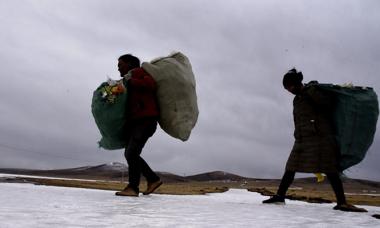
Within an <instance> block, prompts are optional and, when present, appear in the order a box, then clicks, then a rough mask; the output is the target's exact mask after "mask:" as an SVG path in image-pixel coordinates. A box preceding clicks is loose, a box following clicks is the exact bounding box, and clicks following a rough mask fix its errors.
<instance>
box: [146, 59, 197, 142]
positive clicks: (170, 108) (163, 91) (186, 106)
mask: <svg viewBox="0 0 380 228" xmlns="http://www.w3.org/2000/svg"><path fill="white" fill-rule="evenodd" d="M142 68H143V69H144V70H145V71H147V72H148V73H149V74H150V75H151V76H152V77H153V79H154V80H155V81H156V83H157V99H158V103H159V106H160V119H159V124H160V126H161V128H162V129H163V130H164V131H165V132H166V133H168V134H169V135H171V136H172V137H174V138H178V139H181V140H182V141H186V140H188V138H189V137H190V134H191V130H192V129H193V128H194V126H195V124H196V122H197V119H198V114H199V110H198V104H197V94H196V86H195V77H194V74H193V71H192V67H191V64H190V61H189V59H188V58H187V57H186V56H185V55H184V54H182V53H180V52H175V53H173V54H171V55H169V56H167V57H162V58H158V59H155V60H153V61H151V62H150V63H147V62H144V63H142Z"/></svg>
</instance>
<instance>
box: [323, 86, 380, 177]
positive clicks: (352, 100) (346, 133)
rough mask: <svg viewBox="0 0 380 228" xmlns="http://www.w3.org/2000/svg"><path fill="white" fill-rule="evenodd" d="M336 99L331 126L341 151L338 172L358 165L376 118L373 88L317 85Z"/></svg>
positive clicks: (364, 153)
mask: <svg viewBox="0 0 380 228" xmlns="http://www.w3.org/2000/svg"><path fill="white" fill-rule="evenodd" d="M316 86H317V87H318V88H320V89H321V90H324V91H327V92H329V93H331V94H332V95H333V96H334V97H333V99H335V109H334V111H333V122H334V125H335V126H334V127H335V136H336V139H337V142H338V145H339V149H340V161H339V163H340V167H339V168H340V170H341V171H343V170H345V169H347V168H350V167H351V166H353V165H356V164H358V163H359V162H361V161H362V160H363V158H364V157H365V155H366V153H367V151H368V149H369V147H370V146H371V144H372V142H373V139H374V136H375V132H376V124H377V118H378V115H379V103H378V99H377V95H376V93H375V91H374V90H373V89H372V88H369V87H358V86H355V87H353V86H349V87H344V86H338V85H333V84H316Z"/></svg>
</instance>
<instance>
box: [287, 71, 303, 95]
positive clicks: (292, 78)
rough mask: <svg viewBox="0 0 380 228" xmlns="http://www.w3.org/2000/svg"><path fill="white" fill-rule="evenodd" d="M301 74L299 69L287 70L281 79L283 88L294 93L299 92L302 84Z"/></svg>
mask: <svg viewBox="0 0 380 228" xmlns="http://www.w3.org/2000/svg"><path fill="white" fill-rule="evenodd" d="M302 80H303V75H302V72H301V71H297V70H296V68H293V69H291V70H289V71H288V72H287V73H286V74H285V75H284V78H283V79H282V84H283V85H284V88H285V89H286V90H288V91H289V92H291V93H292V94H294V95H298V94H300V93H301V91H302V88H303V84H302Z"/></svg>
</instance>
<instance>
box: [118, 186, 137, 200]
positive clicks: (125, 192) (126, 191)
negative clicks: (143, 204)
mask: <svg viewBox="0 0 380 228" xmlns="http://www.w3.org/2000/svg"><path fill="white" fill-rule="evenodd" d="M115 195H117V196H134V197H138V196H139V192H138V191H136V190H134V189H133V188H132V187H130V186H127V187H125V188H124V190H123V191H121V192H116V193H115Z"/></svg>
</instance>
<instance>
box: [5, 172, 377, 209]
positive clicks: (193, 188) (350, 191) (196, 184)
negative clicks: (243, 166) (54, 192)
mask: <svg viewBox="0 0 380 228" xmlns="http://www.w3.org/2000/svg"><path fill="white" fill-rule="evenodd" d="M2 181H3V182H29V183H34V184H41V185H50V186H63V187H78V188H93V189H103V190H111V191H119V190H121V189H123V188H124V187H125V186H126V184H125V183H121V182H120V181H109V180H93V181H88V180H79V179H78V180H64V179H46V178H38V177H35V178H34V177H33V178H32V177H16V178H12V179H7V180H2ZM278 184H279V181H278V180H248V181H189V182H164V184H163V185H162V186H161V187H160V188H159V189H158V190H157V191H156V192H155V193H157V194H173V195H198V194H205V193H217V192H225V191H227V190H228V189H229V188H240V189H247V190H248V191H252V192H258V193H261V194H262V195H268V196H269V195H273V194H274V193H275V192H276V190H277V186H278ZM145 185H146V184H145V183H142V185H141V190H142V191H143V190H145ZM344 185H345V192H346V197H347V200H348V202H350V203H353V204H357V205H371V206H380V188H379V186H377V185H374V186H371V185H368V184H361V183H356V182H355V183H351V182H350V183H345V184H344ZM371 194H372V195H371ZM287 198H289V199H295V200H302V201H307V202H312V203H329V202H334V201H335V196H334V193H333V191H332V190H331V187H330V185H329V184H328V183H326V182H325V183H316V182H310V180H307V181H305V180H296V181H295V182H294V184H293V185H292V186H291V187H290V189H289V191H288V193H287Z"/></svg>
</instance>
